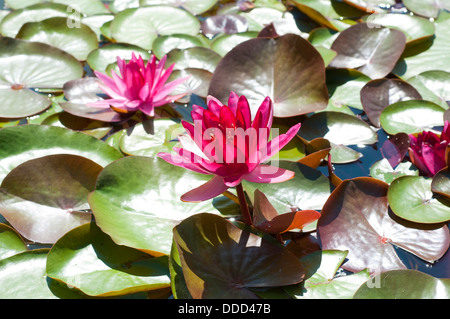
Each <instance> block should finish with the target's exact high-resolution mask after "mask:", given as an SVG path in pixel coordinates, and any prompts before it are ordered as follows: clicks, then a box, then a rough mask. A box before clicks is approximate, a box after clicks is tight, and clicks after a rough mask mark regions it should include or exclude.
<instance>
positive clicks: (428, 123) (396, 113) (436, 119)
mask: <svg viewBox="0 0 450 319" xmlns="http://www.w3.org/2000/svg"><path fill="white" fill-rule="evenodd" d="M380 125H381V127H382V128H383V129H384V130H385V131H386V132H387V133H388V134H391V135H394V134H397V133H407V134H414V133H420V132H422V131H424V130H431V129H432V128H433V127H434V126H442V125H444V110H443V109H442V108H441V107H440V106H439V105H437V104H435V103H433V102H430V101H422V100H408V101H401V102H396V103H394V104H391V105H389V106H388V107H386V108H385V109H383V111H382V112H381V115H380Z"/></svg>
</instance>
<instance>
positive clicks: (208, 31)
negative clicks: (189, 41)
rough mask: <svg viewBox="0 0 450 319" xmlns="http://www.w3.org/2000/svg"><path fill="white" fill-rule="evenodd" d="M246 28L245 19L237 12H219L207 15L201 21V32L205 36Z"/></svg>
mask: <svg viewBox="0 0 450 319" xmlns="http://www.w3.org/2000/svg"><path fill="white" fill-rule="evenodd" d="M247 30H248V22H247V19H246V18H244V17H243V16H240V15H237V14H219V15H215V16H210V17H207V18H206V19H205V20H204V21H203V22H202V33H203V34H204V35H206V36H207V37H213V36H214V35H216V34H222V33H225V34H234V33H239V32H245V31H247Z"/></svg>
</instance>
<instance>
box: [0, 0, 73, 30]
mask: <svg viewBox="0 0 450 319" xmlns="http://www.w3.org/2000/svg"><path fill="white" fill-rule="evenodd" d="M71 12H73V10H72V11H71V10H70V8H69V7H68V6H66V5H63V4H59V3H38V4H34V5H31V6H28V7H24V8H22V9H18V10H14V11H11V13H10V14H8V15H7V16H6V17H5V18H4V19H3V20H2V22H1V24H0V33H1V34H2V35H3V36H5V37H11V38H14V37H15V36H16V35H17V33H18V32H19V30H20V28H21V27H22V26H23V25H24V24H25V23H27V22H38V21H42V20H45V19H48V18H53V17H65V18H70V21H72V22H74V23H76V22H79V21H80V18H81V15H80V14H71Z"/></svg>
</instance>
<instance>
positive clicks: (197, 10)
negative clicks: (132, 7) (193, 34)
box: [139, 0, 217, 15]
mask: <svg viewBox="0 0 450 319" xmlns="http://www.w3.org/2000/svg"><path fill="white" fill-rule="evenodd" d="M139 3H140V5H141V6H146V5H157V4H166V5H169V6H175V7H181V8H183V9H185V10H187V11H189V12H191V13H192V14H194V15H197V14H201V13H203V12H205V11H208V10H209V9H211V8H212V7H213V6H214V5H215V4H216V3H217V0H184V1H182V2H181V3H180V1H178V0H140V1H139Z"/></svg>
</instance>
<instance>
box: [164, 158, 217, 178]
mask: <svg viewBox="0 0 450 319" xmlns="http://www.w3.org/2000/svg"><path fill="white" fill-rule="evenodd" d="M157 156H158V157H160V158H162V159H163V160H165V161H166V162H167V163H170V164H172V165H175V166H178V167H183V168H186V169H188V170H191V171H193V172H197V173H200V174H208V175H209V174H211V173H210V172H208V171H207V170H205V169H203V168H202V167H201V166H200V165H199V164H197V163H192V162H191V161H190V160H189V159H188V158H187V157H185V156H181V155H179V154H175V153H158V154H157Z"/></svg>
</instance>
